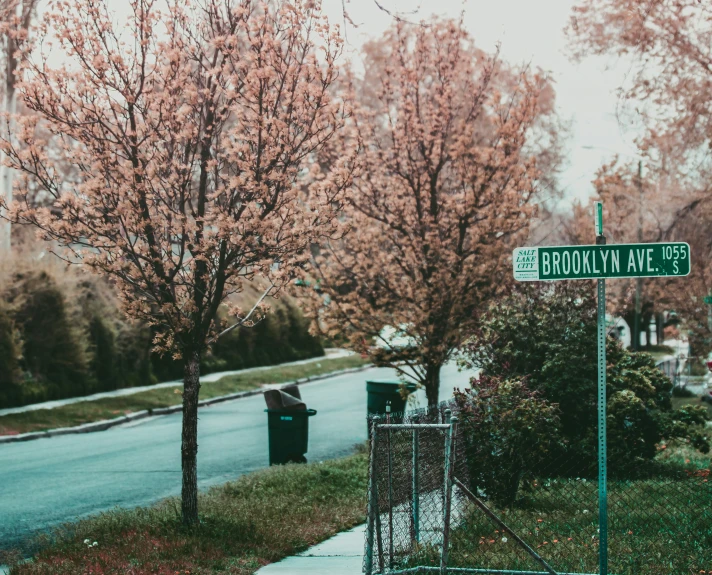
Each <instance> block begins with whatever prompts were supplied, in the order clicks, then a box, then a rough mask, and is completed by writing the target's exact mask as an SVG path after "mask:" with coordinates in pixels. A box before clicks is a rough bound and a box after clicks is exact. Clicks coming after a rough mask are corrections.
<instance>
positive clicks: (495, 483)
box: [455, 375, 560, 506]
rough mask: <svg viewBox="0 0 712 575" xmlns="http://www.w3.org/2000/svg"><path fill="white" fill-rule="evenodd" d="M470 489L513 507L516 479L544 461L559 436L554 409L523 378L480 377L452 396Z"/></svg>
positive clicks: (558, 423) (517, 484)
mask: <svg viewBox="0 0 712 575" xmlns="http://www.w3.org/2000/svg"><path fill="white" fill-rule="evenodd" d="M455 401H456V403H457V406H458V416H459V418H460V426H461V431H462V433H461V437H463V439H464V441H465V456H466V459H467V467H468V474H469V478H470V488H471V490H472V491H473V492H474V493H477V492H480V493H482V494H484V495H485V496H486V497H488V498H489V499H492V500H493V501H494V502H495V503H497V504H498V505H505V506H506V505H511V504H512V503H514V501H515V498H516V495H517V492H518V490H519V484H520V481H521V480H522V479H523V477H524V475H525V473H527V472H529V473H531V472H532V471H534V470H535V469H536V468H537V467H539V466H540V465H541V464H542V462H544V461H546V459H547V457H548V455H549V454H550V452H551V450H552V449H553V448H555V447H556V442H557V438H558V437H559V426H560V421H559V410H558V406H556V405H553V404H551V403H549V402H548V401H546V399H544V398H543V397H542V396H541V394H540V393H539V392H536V391H533V390H531V389H530V388H529V386H528V385H527V382H526V380H525V379H522V378H511V379H501V378H499V377H490V376H486V375H485V376H481V377H480V378H479V379H473V380H472V385H471V387H470V388H469V389H466V390H465V391H456V392H455Z"/></svg>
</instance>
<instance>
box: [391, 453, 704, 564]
mask: <svg viewBox="0 0 712 575" xmlns="http://www.w3.org/2000/svg"><path fill="white" fill-rule="evenodd" d="M692 453H693V452H692V451H689V452H688V451H686V450H684V449H683V450H679V451H678V450H676V451H675V453H674V454H671V455H670V456H668V454H666V453H661V456H660V463H661V464H662V467H661V468H660V469H661V470H662V471H663V473H661V474H660V475H659V476H657V475H656V476H655V477H654V478H652V479H648V478H646V479H638V480H627V481H623V480H615V479H610V480H609V484H608V488H609V496H608V513H609V523H608V526H609V572H610V573H612V574H615V575H684V574H690V575H691V574H693V573H694V574H700V573H712V504H711V502H712V475H711V474H710V465H711V464H710V459H709V457H706V456H702V455H700V454H699V453H698V454H697V455H692ZM688 455H689V456H690V457H695V459H693V460H690V459H688V458H687V457H688ZM683 467H686V470H683ZM673 470H674V472H673ZM458 501H459V502H458ZM488 505H489V506H490V508H491V509H492V510H494V511H495V512H496V514H497V515H498V516H499V517H500V518H501V519H502V521H504V523H505V524H506V525H508V526H509V527H510V528H511V529H512V530H513V531H514V532H515V533H516V534H517V535H518V536H519V537H521V538H522V539H523V540H524V541H525V542H526V543H527V544H528V545H530V546H531V547H532V548H533V549H534V550H535V551H536V552H537V553H539V554H540V555H541V556H542V557H543V558H544V559H545V560H546V561H547V562H548V563H549V564H550V565H551V566H552V567H553V568H554V570H556V571H557V572H565V573H598V545H599V534H598V483H597V481H596V480H595V479H594V480H591V479H588V480H587V479H584V478H548V479H545V478H540V479H538V480H536V481H530V482H528V483H527V484H526V485H523V486H522V488H521V490H520V498H519V500H518V501H517V503H516V504H515V505H513V506H512V507H509V508H497V507H496V505H495V504H493V503H489V504H488ZM453 516H454V517H455V523H454V525H453V527H454V528H453V531H452V534H451V547H450V566H451V567H455V568H456V567H463V568H479V569H493V570H509V569H512V570H524V571H543V569H542V566H541V565H540V564H539V563H538V562H536V561H535V560H534V559H533V558H532V557H531V556H530V555H528V554H527V553H526V552H525V551H524V550H523V549H522V548H521V547H520V546H518V545H517V544H516V543H515V541H514V538H513V537H512V536H511V535H509V534H507V533H505V531H503V530H502V528H501V527H500V526H499V525H498V524H496V523H495V522H494V521H493V520H491V519H489V518H488V517H487V516H486V515H485V514H484V513H483V512H482V511H481V510H480V509H479V508H478V507H477V506H476V505H474V504H473V503H472V502H470V501H469V500H467V499H466V498H465V497H464V496H460V497H457V496H456V498H455V504H454V511H453ZM427 519H428V518H427V517H424V518H422V519H421V520H422V521H423V522H424V523H426V522H427ZM423 543H424V545H422V546H421V547H420V548H419V549H416V550H413V549H410V550H408V549H407V546H408V544H407V543H406V549H404V550H403V551H404V553H403V556H402V557H403V558H404V559H405V557H406V556H408V555H411V554H412V553H414V552H415V557H413V556H412V555H411V556H410V557H408V558H407V559H405V561H404V563H405V562H406V561H407V564H408V565H409V566H415V565H419V566H437V565H439V560H440V559H439V550H438V548H437V547H434V546H432V544H431V545H427V544H425V543H427V541H423ZM431 543H432V542H431Z"/></svg>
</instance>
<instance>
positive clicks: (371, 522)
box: [364, 416, 382, 575]
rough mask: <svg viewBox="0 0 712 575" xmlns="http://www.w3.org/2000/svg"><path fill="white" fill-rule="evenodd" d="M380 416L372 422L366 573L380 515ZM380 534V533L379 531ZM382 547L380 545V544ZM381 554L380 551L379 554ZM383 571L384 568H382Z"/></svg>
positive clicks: (369, 572) (368, 574) (369, 574)
mask: <svg viewBox="0 0 712 575" xmlns="http://www.w3.org/2000/svg"><path fill="white" fill-rule="evenodd" d="M377 425H378V416H375V417H374V418H373V420H372V422H371V461H370V470H369V474H368V530H367V535H366V561H365V563H366V565H365V570H364V573H365V575H372V573H373V544H374V535H375V532H376V528H377V525H376V524H377V521H376V516H377V515H378V487H377V481H376V432H377ZM379 536H380V533H379ZM379 547H380V546H379ZM380 555H381V553H380V551H379V556H380ZM381 571H382V569H381Z"/></svg>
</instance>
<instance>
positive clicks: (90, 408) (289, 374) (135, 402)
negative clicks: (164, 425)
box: [0, 355, 366, 435]
mask: <svg viewBox="0 0 712 575" xmlns="http://www.w3.org/2000/svg"><path fill="white" fill-rule="evenodd" d="M365 364H366V360H364V359H362V358H361V357H360V356H358V355H351V356H347V357H338V358H333V359H326V358H325V359H323V360H321V361H316V362H310V363H304V364H300V365H290V366H276V367H272V368H269V369H264V370H257V371H252V372H249V373H244V374H237V375H230V376H226V377H223V378H222V379H220V380H218V381H215V382H212V383H203V384H202V386H201V388H200V399H210V398H212V397H219V396H221V395H227V394H230V393H235V392H238V391H246V390H250V389H257V388H259V387H260V386H261V385H265V384H270V383H284V382H288V381H294V380H296V379H305V378H309V377H316V376H319V375H323V374H326V373H330V372H332V371H337V370H340V369H346V368H351V367H359V366H362V365H365ZM181 390H182V386H181V385H177V386H176V387H175V388H173V387H163V388H160V389H151V390H149V391H142V392H139V393H134V394H132V395H125V396H121V397H109V398H104V399H97V400H94V401H81V402H78V403H72V404H69V405H65V406H62V407H56V408H54V409H37V410H34V411H27V412H25V413H18V414H13V415H4V416H0V435H9V434H16V433H26V432H29V431H43V430H46V429H55V428H58V427H70V426H74V425H81V424H82V423H90V422H94V421H101V420H104V419H112V418H114V417H118V416H119V415H124V414H127V413H132V412H136V411H142V410H144V409H156V408H159V407H169V406H172V405H176V404H179V403H180V402H181V396H180V393H181Z"/></svg>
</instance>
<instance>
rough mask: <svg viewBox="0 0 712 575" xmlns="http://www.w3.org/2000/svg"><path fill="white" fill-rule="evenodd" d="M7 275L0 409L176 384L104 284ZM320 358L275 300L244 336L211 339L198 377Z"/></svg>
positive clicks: (20, 271) (66, 275) (177, 373)
mask: <svg viewBox="0 0 712 575" xmlns="http://www.w3.org/2000/svg"><path fill="white" fill-rule="evenodd" d="M8 268H9V269H6V270H0V408H3V407H14V406H18V405H26V404H30V403H37V402H42V401H48V400H54V399H62V398H66V397H76V396H81V395H87V394H91V393H97V392H101V391H110V390H114V389H120V388H125V387H136V386H142V385H150V384H152V383H156V382H157V381H166V380H170V379H180V378H182V368H181V364H180V362H177V361H175V360H174V359H173V358H172V357H171V356H170V355H165V356H162V357H161V356H157V355H155V354H152V353H151V345H152V344H151V342H152V338H153V334H152V332H151V329H150V328H149V327H148V326H143V325H137V324H134V323H131V322H128V321H127V320H126V319H125V318H124V316H123V314H122V312H121V310H120V307H119V302H118V299H117V297H116V294H115V292H114V291H113V289H111V287H110V285H109V284H107V283H106V282H105V281H103V280H101V279H99V278H96V277H93V276H88V275H84V274H79V273H76V272H74V271H72V270H69V271H67V270H62V269H51V268H47V267H43V266H41V265H39V264H35V263H32V262H29V263H28V262H23V263H17V264H15V265H13V266H8ZM248 295H249V296H254V294H248ZM256 297H258V296H255V299H256ZM323 353H324V350H323V348H322V346H321V343H320V342H319V340H318V339H316V338H314V337H312V336H311V335H310V334H309V333H308V323H307V321H306V320H305V319H304V317H303V315H302V314H301V312H300V310H299V309H298V308H297V307H296V306H295V305H294V304H293V303H292V302H291V301H289V300H285V301H283V302H282V301H280V302H278V303H276V304H274V305H273V310H272V313H270V314H268V315H267V316H266V318H265V319H264V320H263V321H262V322H260V323H258V324H257V326H255V327H254V328H238V329H236V330H234V331H233V332H231V333H230V334H229V335H228V336H227V337H225V338H224V339H222V340H220V342H219V343H218V344H217V345H216V346H215V347H214V348H213V349H212V350H211V351H210V352H208V353H206V354H205V356H204V358H203V364H202V366H201V369H202V372H203V373H210V372H212V371H220V370H231V369H241V368H244V367H252V366H257V365H272V364H276V363H281V362H284V361H291V360H297V359H304V358H308V357H314V356H317V355H323Z"/></svg>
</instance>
